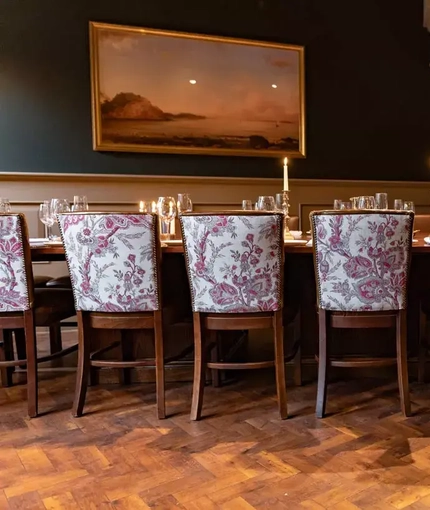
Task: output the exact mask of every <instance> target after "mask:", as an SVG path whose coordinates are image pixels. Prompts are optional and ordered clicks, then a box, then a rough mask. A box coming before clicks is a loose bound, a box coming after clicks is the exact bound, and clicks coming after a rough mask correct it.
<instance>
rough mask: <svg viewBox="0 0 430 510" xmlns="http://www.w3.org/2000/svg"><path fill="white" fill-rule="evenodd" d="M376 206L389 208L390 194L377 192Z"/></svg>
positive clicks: (377, 207)
mask: <svg viewBox="0 0 430 510" xmlns="http://www.w3.org/2000/svg"><path fill="white" fill-rule="evenodd" d="M375 207H376V209H388V195H387V194H386V193H376V195H375Z"/></svg>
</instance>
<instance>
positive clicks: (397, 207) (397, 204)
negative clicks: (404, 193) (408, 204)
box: [394, 198, 403, 211]
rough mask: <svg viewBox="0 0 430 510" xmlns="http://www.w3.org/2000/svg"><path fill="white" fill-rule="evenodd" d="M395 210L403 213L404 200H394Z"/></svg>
mask: <svg viewBox="0 0 430 510" xmlns="http://www.w3.org/2000/svg"><path fill="white" fill-rule="evenodd" d="M394 209H395V210H396V211H402V210H403V200H402V199H401V198H395V199H394Z"/></svg>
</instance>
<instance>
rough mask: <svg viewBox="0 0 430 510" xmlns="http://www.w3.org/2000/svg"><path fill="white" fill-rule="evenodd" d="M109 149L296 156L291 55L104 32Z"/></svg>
mask: <svg viewBox="0 0 430 510" xmlns="http://www.w3.org/2000/svg"><path fill="white" fill-rule="evenodd" d="M98 41H99V42H98V44H99V47H98V51H99V84H100V90H99V91H98V92H99V107H100V118H101V138H102V141H103V143H104V144H112V145H115V144H118V145H133V146H136V147H142V146H145V145H147V146H159V147H160V148H162V147H164V148H168V147H175V148H184V149H186V148H203V149H236V150H275V151H277V150H279V151H280V152H285V151H298V150H299V131H300V91H299V55H298V52H297V51H294V50H283V49H278V48H267V47H262V46H247V45H243V44H234V43H220V42H213V41H209V40H196V39H189V38H176V37H169V36H160V35H148V34H141V33H126V34H124V33H121V32H119V33H118V32H117V31H110V30H108V29H104V30H103V31H102V32H101V33H100V35H99V38H98Z"/></svg>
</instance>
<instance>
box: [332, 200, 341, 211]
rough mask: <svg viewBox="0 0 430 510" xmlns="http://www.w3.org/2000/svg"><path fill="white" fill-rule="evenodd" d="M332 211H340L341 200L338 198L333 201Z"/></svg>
mask: <svg viewBox="0 0 430 510" xmlns="http://www.w3.org/2000/svg"><path fill="white" fill-rule="evenodd" d="M333 209H334V210H335V211H339V210H340V209H342V200H340V198H335V199H334V200H333Z"/></svg>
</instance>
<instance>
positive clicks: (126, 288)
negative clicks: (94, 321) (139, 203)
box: [58, 213, 159, 312]
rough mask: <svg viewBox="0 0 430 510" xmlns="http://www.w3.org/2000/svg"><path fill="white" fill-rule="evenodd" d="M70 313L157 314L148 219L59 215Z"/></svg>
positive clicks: (150, 220) (152, 230) (142, 216)
mask: <svg viewBox="0 0 430 510" xmlns="http://www.w3.org/2000/svg"><path fill="white" fill-rule="evenodd" d="M58 221H59V225H60V229H61V236H62V238H63V243H64V248H65V251H66V257H67V263H68V266H69V272H70V279H71V282H72V288H73V294H74V297H75V306H76V310H82V311H93V312H95V311H97V312H138V311H154V310H158V309H159V302H158V285H157V278H158V276H157V269H156V254H155V246H156V244H155V243H156V242H158V240H157V239H155V236H156V229H155V227H156V223H155V222H156V221H157V218H156V216H153V215H151V214H125V213H124V214H100V213H94V214H76V213H70V214H67V213H66V214H61V215H59V216H58Z"/></svg>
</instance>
